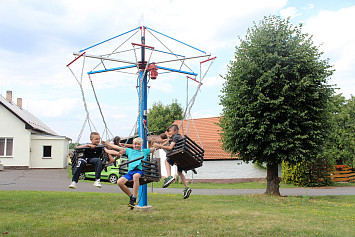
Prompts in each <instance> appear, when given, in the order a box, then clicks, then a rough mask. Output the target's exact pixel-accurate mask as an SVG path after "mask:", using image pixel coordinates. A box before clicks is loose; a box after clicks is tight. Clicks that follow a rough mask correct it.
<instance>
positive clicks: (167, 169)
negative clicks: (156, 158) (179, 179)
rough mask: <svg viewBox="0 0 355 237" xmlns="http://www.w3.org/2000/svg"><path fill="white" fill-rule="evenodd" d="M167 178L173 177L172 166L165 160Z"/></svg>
mask: <svg viewBox="0 0 355 237" xmlns="http://www.w3.org/2000/svg"><path fill="white" fill-rule="evenodd" d="M165 167H166V176H168V177H169V176H171V165H170V164H169V162H167V161H166V160H165Z"/></svg>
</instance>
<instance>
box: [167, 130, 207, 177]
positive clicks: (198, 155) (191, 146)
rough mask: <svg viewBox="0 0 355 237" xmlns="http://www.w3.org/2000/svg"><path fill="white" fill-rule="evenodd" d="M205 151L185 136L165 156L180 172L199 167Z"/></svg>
mask: <svg viewBox="0 0 355 237" xmlns="http://www.w3.org/2000/svg"><path fill="white" fill-rule="evenodd" d="M204 153H205V150H204V149H203V148H201V147H200V146H199V145H197V144H196V143H195V142H194V141H193V140H191V138H189V137H188V136H187V135H185V136H184V137H183V138H182V139H180V140H178V141H177V142H176V144H175V146H174V148H173V149H172V150H171V152H169V153H168V154H167V157H169V158H170V159H171V160H172V161H174V163H175V164H176V165H177V166H179V167H180V168H181V169H182V170H185V171H188V170H193V169H195V168H198V167H201V166H202V163H203V156H204Z"/></svg>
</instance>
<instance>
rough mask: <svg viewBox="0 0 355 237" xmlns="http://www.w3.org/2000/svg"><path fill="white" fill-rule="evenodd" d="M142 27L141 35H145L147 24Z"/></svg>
mask: <svg viewBox="0 0 355 237" xmlns="http://www.w3.org/2000/svg"><path fill="white" fill-rule="evenodd" d="M139 28H140V29H141V37H143V36H144V37H145V26H141V27H139Z"/></svg>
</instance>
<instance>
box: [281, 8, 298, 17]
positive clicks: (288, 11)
mask: <svg viewBox="0 0 355 237" xmlns="http://www.w3.org/2000/svg"><path fill="white" fill-rule="evenodd" d="M280 15H281V16H282V17H283V18H288V17H290V18H291V19H293V18H295V17H296V16H299V15H301V14H300V13H299V12H298V10H297V8H295V7H288V8H284V9H282V10H280Z"/></svg>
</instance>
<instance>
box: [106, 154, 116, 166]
mask: <svg viewBox="0 0 355 237" xmlns="http://www.w3.org/2000/svg"><path fill="white" fill-rule="evenodd" d="M108 159H109V161H108V163H107V164H111V163H113V162H115V158H113V156H112V155H111V154H108Z"/></svg>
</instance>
